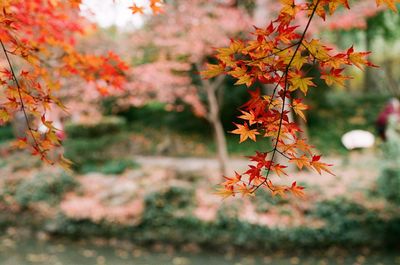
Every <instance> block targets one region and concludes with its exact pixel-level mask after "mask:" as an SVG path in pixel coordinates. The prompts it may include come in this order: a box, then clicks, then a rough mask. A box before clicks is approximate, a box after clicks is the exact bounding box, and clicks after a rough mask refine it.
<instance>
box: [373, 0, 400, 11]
mask: <svg viewBox="0 0 400 265" xmlns="http://www.w3.org/2000/svg"><path fill="white" fill-rule="evenodd" d="M395 2H400V1H399V0H397V1H395V0H376V5H377V6H380V5H381V4H382V3H385V4H386V5H387V6H388V7H389V8H390V9H391V10H393V11H395V12H397V7H396V3H395Z"/></svg>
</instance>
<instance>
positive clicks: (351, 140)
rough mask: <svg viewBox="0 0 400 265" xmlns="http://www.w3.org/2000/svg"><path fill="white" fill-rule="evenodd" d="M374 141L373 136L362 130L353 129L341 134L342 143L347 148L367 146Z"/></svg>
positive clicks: (370, 145)
mask: <svg viewBox="0 0 400 265" xmlns="http://www.w3.org/2000/svg"><path fill="white" fill-rule="evenodd" d="M374 143H375V136H374V135H373V134H372V133H370V132H368V131H363V130H353V131H349V132H347V133H345V134H344V135H343V136H342V144H343V145H344V147H346V149H347V150H352V149H355V148H369V147H372V146H373V145H374Z"/></svg>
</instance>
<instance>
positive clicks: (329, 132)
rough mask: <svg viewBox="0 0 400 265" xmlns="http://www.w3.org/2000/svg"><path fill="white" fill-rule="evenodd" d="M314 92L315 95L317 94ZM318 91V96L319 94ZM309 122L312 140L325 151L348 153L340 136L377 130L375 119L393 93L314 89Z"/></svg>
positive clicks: (309, 100) (311, 93)
mask: <svg viewBox="0 0 400 265" xmlns="http://www.w3.org/2000/svg"><path fill="white" fill-rule="evenodd" d="M313 93H314V94H313ZM317 94H318V96H317ZM310 96H311V97H309V98H308V102H307V103H308V104H309V105H310V110H309V111H308V112H307V121H308V123H307V124H308V128H309V130H308V131H309V134H310V138H311V142H312V143H313V144H315V145H316V146H317V148H318V149H320V150H321V151H322V152H323V153H332V151H339V152H345V151H346V149H345V148H344V147H343V145H342V143H341V140H340V138H341V137H342V135H343V134H344V133H346V132H348V131H350V130H355V129H361V130H367V131H370V132H371V133H375V130H376V129H375V121H376V119H377V117H378V114H379V112H380V111H381V110H382V108H383V106H384V105H385V104H386V102H387V100H388V99H389V96H387V95H376V94H355V93H352V94H350V93H348V92H340V91H330V92H325V93H322V94H320V91H319V90H318V91H317V90H315V91H311V90H310Z"/></svg>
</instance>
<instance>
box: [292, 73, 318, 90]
mask: <svg viewBox="0 0 400 265" xmlns="http://www.w3.org/2000/svg"><path fill="white" fill-rule="evenodd" d="M289 78H290V79H289V81H290V83H291V86H290V87H289V91H295V90H297V89H300V90H301V92H303V93H304V95H306V94H307V91H308V87H309V86H315V84H314V83H313V81H311V80H312V77H303V76H301V75H300V74H299V73H291V74H290V77H289Z"/></svg>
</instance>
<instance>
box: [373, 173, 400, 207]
mask: <svg viewBox="0 0 400 265" xmlns="http://www.w3.org/2000/svg"><path fill="white" fill-rule="evenodd" d="M377 186H378V193H379V195H381V196H382V197H384V198H385V199H386V200H388V201H390V202H393V203H396V204H399V205H400V167H391V168H390V167H387V168H384V169H383V170H382V172H381V175H380V176H379V178H378V181H377Z"/></svg>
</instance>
